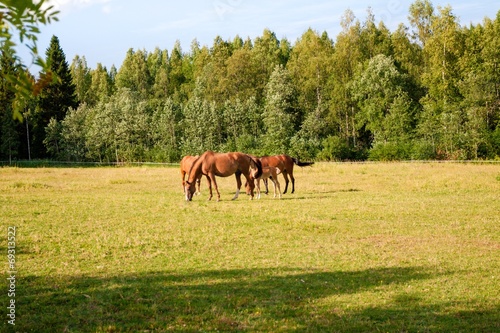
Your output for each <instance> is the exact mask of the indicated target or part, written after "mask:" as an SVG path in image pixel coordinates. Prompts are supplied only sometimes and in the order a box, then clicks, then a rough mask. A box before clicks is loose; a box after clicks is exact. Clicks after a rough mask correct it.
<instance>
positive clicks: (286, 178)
mask: <svg viewBox="0 0 500 333" xmlns="http://www.w3.org/2000/svg"><path fill="white" fill-rule="evenodd" d="M282 174H283V178H285V190H284V191H283V194H285V193H286V190H287V189H288V182H289V180H288V172H286V170H283V172H282Z"/></svg>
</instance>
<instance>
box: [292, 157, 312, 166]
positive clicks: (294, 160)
mask: <svg viewBox="0 0 500 333" xmlns="http://www.w3.org/2000/svg"><path fill="white" fill-rule="evenodd" d="M292 161H293V163H295V164H297V165H298V166H299V167H305V166H311V165H313V164H314V162H300V161H299V159H298V158H295V157H292Z"/></svg>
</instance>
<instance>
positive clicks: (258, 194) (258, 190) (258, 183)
mask: <svg viewBox="0 0 500 333" xmlns="http://www.w3.org/2000/svg"><path fill="white" fill-rule="evenodd" d="M257 199H260V178H259V179H257Z"/></svg>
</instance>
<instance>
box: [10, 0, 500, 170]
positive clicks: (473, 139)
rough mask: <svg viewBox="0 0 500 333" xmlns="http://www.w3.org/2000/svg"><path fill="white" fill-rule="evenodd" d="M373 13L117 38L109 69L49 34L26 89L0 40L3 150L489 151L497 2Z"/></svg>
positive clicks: (497, 112) (112, 153) (151, 157)
mask: <svg viewBox="0 0 500 333" xmlns="http://www.w3.org/2000/svg"><path fill="white" fill-rule="evenodd" d="M42 2H43V1H42ZM2 3H6V2H2ZM8 3H9V4H10V2H8ZM23 3H24V1H20V2H19V5H20V6H23ZM40 3H41V2H40ZM13 6H14V5H13ZM16 6H17V2H16ZM35 9H36V8H35ZM38 9H39V8H38ZM50 13H51V11H46V12H45V14H44V15H49V14H50ZM35 17H36V15H35ZM51 17H53V16H51ZM377 19H378V18H376V17H375V15H374V14H373V12H372V11H371V10H370V9H368V12H367V17H366V19H365V20H364V21H363V22H361V21H359V20H358V19H357V18H356V17H355V16H354V13H353V12H352V11H351V10H346V12H345V13H344V15H343V16H342V18H341V22H340V25H341V27H342V31H341V32H340V33H339V34H338V35H337V36H335V38H330V36H329V35H328V34H327V33H326V32H322V33H320V32H317V31H315V30H313V29H312V28H310V29H308V30H306V31H305V32H304V33H303V35H302V36H301V37H300V38H298V39H297V41H295V43H293V44H292V43H290V41H288V40H287V39H282V40H278V38H277V37H276V35H275V34H274V33H273V32H272V31H270V30H269V29H265V30H264V31H263V32H262V35H261V36H258V37H256V38H255V39H254V40H250V38H247V39H246V40H243V39H242V38H241V37H239V36H235V37H234V38H232V39H228V40H224V39H223V38H222V37H220V36H216V37H215V38H214V41H213V44H212V45H204V46H200V45H199V43H198V42H197V40H196V39H195V40H193V42H192V44H191V48H190V50H189V51H188V52H185V51H183V50H182V48H181V45H180V42H179V41H177V42H176V43H175V44H174V45H173V48H172V49H171V50H160V49H159V48H155V50H153V52H148V51H147V50H134V49H130V50H129V51H128V52H127V54H126V56H125V60H124V61H123V63H122V64H121V66H120V67H119V70H117V69H116V68H115V67H114V66H112V67H111V68H110V69H109V70H108V69H107V68H105V67H103V66H102V65H101V64H98V65H97V67H96V68H95V69H92V68H88V67H87V64H86V62H85V57H83V56H82V57H80V56H76V57H75V58H74V59H73V63H72V64H71V67H69V66H68V65H67V63H66V60H65V56H64V52H63V50H62V48H61V46H60V45H59V41H58V39H57V37H55V36H54V37H53V39H52V41H51V45H50V47H49V48H48V49H47V54H46V56H47V59H46V61H47V64H50V67H49V66H46V67H44V70H42V72H41V73H40V74H39V75H38V79H37V80H35V79H34V77H32V76H30V80H31V81H30V82H31V84H32V85H34V89H35V90H36V91H37V93H39V96H38V97H37V98H21V99H20V98H18V97H19V93H18V94H17V95H16V94H15V91H16V89H15V85H16V83H15V80H11V79H9V77H10V78H13V77H19V76H22V75H25V74H26V75H28V74H29V73H27V72H25V71H23V70H21V69H22V68H21V69H20V68H19V67H18V66H17V65H16V64H17V63H16V62H15V60H16V58H15V57H12V54H11V53H9V52H5V51H4V52H3V54H4V55H5V56H4V61H3V62H2V63H1V66H2V68H1V70H2V74H3V78H5V80H3V81H2V84H3V89H7V90H9V91H11V93H13V94H14V95H13V97H12V96H9V97H8V98H7V97H5V96H6V95H4V97H5V98H4V99H3V101H4V102H3V103H4V104H2V107H4V110H6V112H7V113H8V112H10V113H13V114H16V111H15V110H21V109H22V110H23V114H24V115H25V117H26V120H27V121H26V122H25V124H23V125H22V126H21V125H18V124H17V125H16V124H12V122H10V121H4V122H3V123H2V127H1V131H0V137H1V138H2V140H3V141H2V142H1V146H2V147H3V148H2V152H1V154H2V157H3V158H7V157H8V156H7V155H9V156H10V157H12V156H16V155H17V158H20V159H23V158H24V159H26V158H29V157H30V152H32V156H33V157H38V158H40V157H46V156H47V151H46V148H47V147H50V151H51V152H52V154H53V155H52V156H54V157H56V155H57V158H60V159H65V160H74V161H82V160H91V161H95V160H98V161H118V162H121V161H135V160H144V161H169V162H172V161H178V160H179V159H180V158H181V156H182V155H184V154H197V153H201V152H203V151H205V150H207V149H212V150H218V151H230V150H238V151H245V152H250V153H253V154H255V155H263V154H282V153H288V154H292V155H295V156H298V157H300V158H302V159H311V160H312V159H315V160H317V159H327V160H358V159H366V158H368V157H370V158H371V159H381V160H393V159H433V158H438V159H486V158H495V157H496V156H498V155H499V149H498V146H499V144H498V140H497V135H496V133H497V127H498V124H499V122H500V97H499V96H500V95H499V93H498V91H499V89H498V87H499V86H500V62H499V60H498V59H500V57H499V56H500V53H499V52H500V51H499V50H500V39H499V37H498V36H500V12H499V13H497V15H496V17H494V18H491V19H490V18H485V20H484V22H483V23H482V24H478V25H474V26H473V25H471V26H468V27H465V26H460V24H459V21H458V18H457V17H456V16H455V15H454V13H453V11H452V8H451V7H450V6H447V7H439V6H438V7H437V8H434V6H433V5H432V3H431V2H430V1H428V0H416V1H415V2H414V3H413V4H412V5H411V6H410V7H409V22H410V27H406V26H404V25H403V24H400V25H399V27H398V28H397V29H396V30H395V31H394V32H391V31H389V30H388V28H387V27H386V26H385V24H384V22H379V23H378V24H376V23H375V22H377ZM35 20H36V19H35ZM47 22H48V21H47ZM20 23H21V24H22V21H20ZM38 23H43V22H42V21H39V22H38ZM43 24H44V23H43ZM35 25H36V24H35ZM34 32H36V31H35V30H32V31H31V32H29V31H28V32H27V33H29V34H33V33H34ZM3 45H4V46H6V50H8V48H9V47H10V45H11V44H9V42H8V40H7V41H6V42H5V43H4V44H3ZM9 57H10V58H9ZM7 59H11V60H13V61H14V63H13V64H10V65H9V64H8V63H7V62H5V61H6V60H7ZM80 103H82V104H85V106H83V107H81V108H80V107H78V105H79V104H80ZM68 110H71V111H68ZM5 115H6V114H5V113H3V114H2V116H5ZM51 118H54V119H55V120H56V121H57V124H58V125H57V126H60V127H61V128H60V138H59V139H58V140H54V135H55V133H57V131H56V123H52V124H51V125H50V126H51V127H50V128H46V127H47V126H48V125H49V121H50V119H51ZM66 118H67V119H66ZM49 134H50V135H51V136H52V137H49ZM16 138H17V139H16ZM44 141H45V142H46V143H47V146H45V145H44V144H43V142H44ZM55 142H57V146H56V145H54V143H55ZM27 147H31V149H29V148H27ZM370 150H372V152H371V153H370ZM7 151H8V152H7Z"/></svg>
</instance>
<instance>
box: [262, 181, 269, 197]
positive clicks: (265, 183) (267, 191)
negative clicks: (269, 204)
mask: <svg viewBox="0 0 500 333" xmlns="http://www.w3.org/2000/svg"><path fill="white" fill-rule="evenodd" d="M263 181H264V185H266V192H265V193H266V194H268V193H269V188H268V186H267V179H263Z"/></svg>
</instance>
